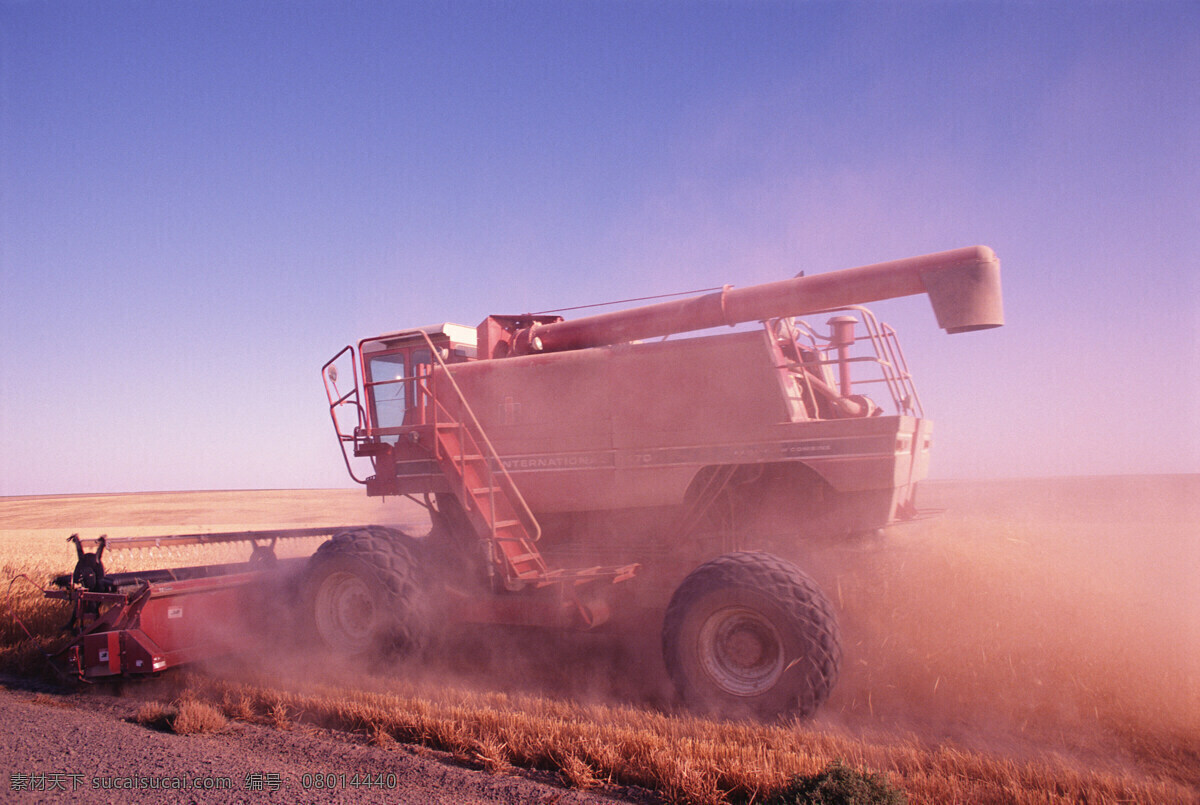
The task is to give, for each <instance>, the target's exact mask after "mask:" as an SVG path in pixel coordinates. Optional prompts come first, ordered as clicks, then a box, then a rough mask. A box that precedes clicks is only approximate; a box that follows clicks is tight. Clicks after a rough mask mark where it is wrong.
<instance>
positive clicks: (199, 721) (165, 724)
mask: <svg viewBox="0 0 1200 805" xmlns="http://www.w3.org/2000/svg"><path fill="white" fill-rule="evenodd" d="M133 720H134V721H136V722H137V723H138V724H143V725H145V726H147V727H152V728H153V729H157V730H162V731H164V732H174V733H175V734H176V735H196V734H202V733H215V732H224V731H225V730H226V728H228V726H229V721H228V720H227V719H226V718H225V716H224V715H223V714H222V713H221V711H220V710H219V709H218V708H217V707H216V706H214V705H212V704H209V703H208V702H203V701H199V700H197V699H194V698H185V699H182V700H180V701H179V702H177V703H175V704H163V703H162V702H158V701H152V702H146V703H145V704H143V705H142V706H141V707H139V708H138V711H137V713H136V714H135V715H134V717H133Z"/></svg>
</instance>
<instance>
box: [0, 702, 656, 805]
mask: <svg viewBox="0 0 1200 805" xmlns="http://www.w3.org/2000/svg"><path fill="white" fill-rule="evenodd" d="M140 704H141V700H140V699H139V698H136V697H132V696H126V697H117V696H111V695H103V694H98V693H94V692H85V693H70V694H62V693H35V692H33V691H31V690H28V689H24V688H23V687H21V686H20V683H15V684H12V685H2V684H0V735H2V736H3V742H2V744H0V764H2V765H3V767H4V769H5V773H4V777H3V779H0V801H3V802H18V803H34V802H61V803H66V802H81V803H126V802H164V801H166V802H194V803H204V805H218V804H219V803H255V802H281V803H303V802H322V803H325V802H330V803H339V802H355V803H359V802H388V803H408V802H413V803H431V805H436V804H437V803H446V805H451V804H453V805H460V804H462V803H522V804H524V803H546V805H549V804H550V803H557V804H559V805H599V804H600V803H629V802H631V801H634V800H633V799H629V798H626V797H624V796H622V795H621V794H622V792H618V794H617V796H605V795H599V794H596V793H585V792H581V791H574V790H569V789H565V788H563V787H561V786H559V785H557V784H556V780H555V778H554V777H553V776H552V775H549V774H541V775H539V774H530V773H523V772H521V773H511V774H490V773H487V772H484V771H479V770H476V769H471V768H467V767H464V766H462V765H460V764H458V763H456V762H455V761H454V760H453V758H451V757H450V756H449V755H446V754H444V753H440V752H434V751H431V750H427V749H424V748H421V747H413V746H407V745H403V744H397V745H395V746H393V747H386V748H384V747H374V746H369V745H367V744H366V743H364V742H362V741H361V740H358V739H357V738H356V737H355V736H351V735H348V734H345V733H338V732H333V731H330V730H321V729H316V728H310V727H303V726H296V727H293V728H292V729H290V730H277V729H273V728H270V727H265V726H259V725H254V724H246V723H241V722H230V724H229V728H228V730H227V731H226V732H223V733H221V734H208V735H175V734H171V733H165V732H159V731H156V730H154V729H150V728H148V727H145V726H142V725H140V724H137V723H134V722H133V721H132V717H133V715H134V713H136V711H137V708H138V706H139V705H140ZM318 775H319V776H318ZM324 781H327V782H328V783H329V786H331V787H329V786H320V787H319V784H320V783H321V782H324ZM363 781H366V784H363ZM355 783H358V785H355ZM164 787H165V788H167V789H168V790H166V791H164V790H163V788H164ZM625 793H630V792H625ZM650 799H652V798H648V797H646V796H636V800H637V801H641V802H647V801H649V800H650Z"/></svg>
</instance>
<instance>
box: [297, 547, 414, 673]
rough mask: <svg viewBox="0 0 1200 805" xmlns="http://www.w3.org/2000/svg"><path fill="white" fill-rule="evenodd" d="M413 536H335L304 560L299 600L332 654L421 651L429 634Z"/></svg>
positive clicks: (351, 656) (388, 655) (382, 655)
mask: <svg viewBox="0 0 1200 805" xmlns="http://www.w3.org/2000/svg"><path fill="white" fill-rule="evenodd" d="M419 573H420V570H419V568H418V566H417V557H416V552H415V550H414V546H413V542H412V540H411V539H410V538H408V537H406V536H405V535H404V534H402V533H400V532H399V531H396V530H394V529H390V528H383V527H380V526H368V527H366V528H359V529H354V530H349V531H342V532H340V533H338V534H335V535H334V536H333V538H332V539H330V540H329V541H328V542H326V543H324V544H323V545H321V547H320V548H318V549H317V552H316V553H315V554H313V556H312V558H311V559H309V562H308V568H307V569H306V571H305V576H304V583H303V586H302V588H301V602H302V603H301V605H302V607H303V611H304V614H305V616H306V617H307V619H308V623H309V625H310V627H311V628H312V630H313V633H314V634H315V636H316V638H317V639H318V640H319V641H320V643H321V644H322V645H323V646H324V647H325V649H326V650H327V651H328V652H329V653H330V654H332V655H333V656H335V657H341V658H345V659H347V660H388V659H393V658H397V657H400V656H408V655H411V654H414V653H416V652H417V651H419V650H420V649H421V648H422V647H423V646H424V645H425V643H426V640H427V638H428V636H429V633H430V611H429V594H428V593H429V591H428V590H426V589H424V588H423V586H422V583H421V576H420V575H419Z"/></svg>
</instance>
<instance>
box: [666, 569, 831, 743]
mask: <svg viewBox="0 0 1200 805" xmlns="http://www.w3.org/2000/svg"><path fill="white" fill-rule="evenodd" d="M841 654H842V652H841V638H840V636H839V633H838V627H837V621H836V619H835V618H834V614H833V607H832V605H831V604H830V603H829V599H827V598H826V597H825V595H824V593H822V592H821V590H820V588H818V587H817V585H816V584H815V583H814V582H813V580H812V579H810V578H809V577H808V576H806V575H805V574H804V573H803V572H802V571H801V570H800V569H799V568H797V567H796V566H795V565H793V564H791V563H790V562H785V561H784V560H782V559H780V558H778V557H776V556H772V555H771V554H768V553H761V552H750V551H746V552H739V553H731V554H726V555H725V556H720V557H717V558H716V559H713V560H712V561H710V562H707V563H705V564H703V565H701V566H700V567H698V568H696V570H694V571H692V573H691V574H690V575H689V576H688V577H687V578H686V579H684V580H683V583H682V584H681V585H679V589H677V590H676V591H675V594H674V595H673V596H672V597H671V603H670V604H669V605H668V607H667V612H666V616H665V618H664V621H663V656H664V659H665V660H666V665H667V671H668V672H669V673H670V675H671V679H672V681H673V682H674V683H675V687H676V689H677V690H678V691H679V694H680V696H681V697H682V698H683V700H684V701H685V702H686V703H687V705H688V706H689V707H691V708H693V709H696V710H699V711H701V712H705V713H709V714H712V715H716V716H721V717H725V718H747V717H749V718H757V719H768V720H769V719H777V718H786V717H789V716H796V717H801V718H803V717H807V716H810V715H812V714H813V713H814V712H815V711H816V709H817V708H818V707H820V706H821V705H822V704H823V703H824V702H825V700H826V699H828V698H829V694H830V692H831V691H832V690H833V686H834V683H835V682H836V681H837V675H838V670H839V668H840V666H841Z"/></svg>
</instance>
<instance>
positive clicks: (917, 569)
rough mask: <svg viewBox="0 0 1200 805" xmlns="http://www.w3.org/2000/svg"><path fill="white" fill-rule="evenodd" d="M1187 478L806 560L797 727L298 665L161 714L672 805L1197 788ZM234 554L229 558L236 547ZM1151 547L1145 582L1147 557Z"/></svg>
mask: <svg viewBox="0 0 1200 805" xmlns="http://www.w3.org/2000/svg"><path fill="white" fill-rule="evenodd" d="M1031 488H1032V487H1031ZM1187 490H1188V491H1187V492H1186V493H1185V494H1183V495H1181V497H1180V500H1179V501H1176V503H1175V504H1173V507H1172V506H1160V507H1158V508H1154V507H1153V506H1151V507H1150V508H1152V509H1153V511H1151V512H1147V511H1146V508H1147V505H1148V504H1147V503H1146V500H1147V499H1151V500H1152V499H1153V494H1150V493H1147V494H1145V495H1143V496H1142V499H1140V500H1139V501H1137V503H1136V505H1134V504H1132V503H1130V504H1127V505H1126V506H1125V508H1121V505H1120V504H1118V503H1117V502H1115V501H1116V499H1117V497H1118V496H1117V495H1116V494H1113V495H1111V496H1107V497H1103V498H1102V499H1095V500H1093V499H1092V498H1090V497H1087V496H1086V495H1085V496H1084V497H1085V499H1081V500H1080V501H1075V500H1071V501H1068V504H1069V505H1068V504H1062V503H1061V501H1059V500H1056V499H1050V500H1049V502H1042V503H1039V502H1038V501H1037V500H1032V502H1031V500H1030V492H1029V488H1024V487H1022V488H1020V489H1017V488H1015V487H1014V489H1012V490H1009V491H1008V492H1005V494H1009V495H1010V496H1009V498H1006V499H1005V501H1006V502H997V501H996V500H993V499H990V498H987V499H982V500H981V501H973V502H969V505H968V506H967V507H965V508H962V509H960V511H966V512H968V513H966V514H961V513H960V514H957V515H955V514H951V515H948V516H947V517H944V518H942V519H941V520H939V521H934V522H933V523H929V524H922V525H919V526H914V527H912V529H911V530H908V531H905V530H897V533H896V534H895V535H894V536H893V538H892V540H891V542H890V543H889V545H888V546H887V547H886V549H879V550H876V549H873V548H870V547H866V548H856V549H853V551H857V553H855V555H854V556H853V557H850V558H851V559H852V560H853V561H852V562H847V561H846V559H847V557H846V556H826V557H824V559H827V560H829V561H828V564H827V565H822V557H816V558H815V560H814V561H815V562H816V563H815V565H812V566H811V567H812V569H813V571H814V573H815V574H816V575H818V576H819V577H820V578H821V581H822V583H823V585H824V586H825V588H826V589H827V590H828V591H829V593H830V596H831V597H832V598H833V599H834V601H835V603H836V604H837V606H838V608H839V611H840V617H841V618H842V621H843V629H844V635H845V638H846V644H847V646H846V647H847V662H846V665H845V667H844V669H843V677H842V681H841V683H840V684H839V687H838V688H837V690H836V691H835V693H834V697H833V699H831V701H830V703H829V705H828V706H827V707H826V708H825V710H824V711H823V713H822V714H821V715H820V716H819V718H818V720H817V721H815V722H812V723H810V724H791V725H773V726H767V725H758V724H735V723H727V722H714V721H708V720H703V719H697V718H691V717H688V716H681V715H673V714H670V713H665V712H662V711H661V710H655V709H647V708H643V707H635V706H615V705H604V704H585V703H581V702H578V701H572V700H570V699H569V698H568V699H562V698H550V697H544V696H537V695H532V694H522V693H511V692H509V693H505V692H500V691H499V690H496V689H491V690H484V691H479V690H471V689H466V688H457V687H454V686H450V685H445V684H441V685H423V684H419V683H416V682H396V681H388V680H383V679H379V678H374V679H369V680H363V679H356V680H342V681H339V680H336V679H334V678H331V677H326V679H325V681H324V684H321V683H320V682H319V680H318V681H314V680H315V677H313V676H309V677H306V678H305V679H278V678H274V677H262V678H252V679H248V680H246V679H242V680H241V681H232V680H230V679H216V678H211V677H203V676H199V675H194V674H193V675H178V676H177V677H176V679H177V680H178V681H179V682H180V683H181V684H184V685H185V686H186V688H187V695H186V696H185V697H184V698H182V699H181V700H180V703H177V704H175V705H161V704H158V705H157V706H158V707H160V708H168V709H169V708H171V707H174V708H176V711H175V715H176V716H177V715H178V709H179V708H181V707H182V706H184V705H187V704H193V705H199V704H204V705H205V706H206V707H209V708H210V709H211V710H212V712H213V713H215V714H216V715H217V717H218V718H220V719H222V721H223V719H224V718H232V719H237V720H247V721H255V722H258V723H267V724H274V725H276V726H278V727H280V728H289V727H291V726H293V725H295V724H314V725H319V726H324V727H331V728H336V729H341V730H346V731H350V732H354V733H357V734H359V735H362V736H363V737H364V738H365V739H366V740H368V741H369V742H371V743H372V744H374V745H376V746H388V745H391V744H392V743H394V742H397V741H400V742H406V743H412V744H421V745H425V746H429V747H432V748H434V749H438V750H443V751H447V752H451V753H453V754H455V755H457V756H458V757H460V758H462V759H464V760H467V761H469V762H472V763H475V764H478V765H479V766H481V767H483V768H486V769H489V770H492V771H503V770H505V769H506V768H509V767H513V766H515V767H522V768H537V769H545V770H549V771H552V772H555V773H557V774H559V775H560V776H561V777H562V778H563V779H564V780H565V781H566V782H567V783H568V784H570V785H573V786H577V787H592V786H597V785H605V784H610V783H611V784H617V785H638V786H644V787H647V788H650V789H654V790H657V791H659V792H661V793H662V794H663V796H664V797H666V798H667V799H669V800H671V801H674V802H682V803H720V802H739V801H741V802H744V801H754V802H761V801H763V800H764V799H765V798H767V797H768V796H770V795H772V794H773V793H777V792H780V791H782V790H784V787H785V786H786V785H787V782H788V781H789V780H790V779H792V778H794V777H795V776H797V775H801V776H808V775H814V774H817V773H819V772H821V771H822V770H823V769H825V768H827V767H828V766H829V764H830V763H831V762H833V761H835V760H838V759H841V760H843V761H844V762H845V763H846V764H847V765H848V766H849V767H851V768H854V769H859V770H864V771H869V772H877V773H880V774H883V775H886V777H887V779H888V780H890V782H891V783H892V784H894V785H897V786H898V787H900V788H901V789H903V790H904V791H905V792H906V793H907V794H908V795H909V797H910V798H911V799H912V801H914V802H930V803H934V802H938V803H940V802H983V803H988V802H996V803H1000V802H1005V803H1009V802H1015V803H1041V802H1059V801H1086V802H1145V803H1152V802H1153V803H1160V802H1162V803H1171V802H1195V801H1198V800H1200V675H1198V674H1197V669H1198V668H1200V662H1197V653H1200V641H1195V640H1186V639H1181V636H1182V635H1187V634H1195V633H1196V631H1195V627H1196V626H1197V625H1198V624H1200V620H1195V619H1193V618H1194V614H1193V613H1194V611H1195V609H1194V608H1195V606H1196V594H1195V589H1194V587H1180V586H1178V585H1177V584H1175V583H1174V581H1173V580H1178V579H1183V578H1184V575H1185V574H1184V573H1183V572H1179V573H1176V572H1175V571H1176V570H1177V569H1186V568H1189V567H1191V568H1194V567H1195V566H1196V563H1195V562H1194V561H1191V560H1192V558H1193V557H1194V556H1195V554H1194V553H1191V554H1188V553H1180V551H1188V550H1191V549H1192V546H1194V545H1195V544H1196V539H1195V538H1196V536H1197V534H1196V529H1195V525H1194V523H1195V522H1200V516H1197V513H1196V503H1195V502H1194V497H1195V482H1194V481H1192V482H1191V486H1188V487H1187ZM951 491H954V490H951ZM1035 491H1036V490H1035ZM1010 493H1011V494H1010ZM1058 493H1061V494H1064V495H1068V497H1069V494H1068V493H1070V490H1069V489H1066V488H1065V487H1059V488H1058ZM1058 493H1056V494H1058ZM955 494H959V493H958V492H955ZM1189 500H1190V501H1192V502H1191V503H1189ZM1013 501H1016V502H1017V503H1018V504H1019V505H1014V504H1013ZM931 502H932V503H935V505H936V501H930V500H928V499H926V503H931ZM2 503H3V501H0V511H2ZM989 506H991V508H989ZM1189 506H1190V508H1189ZM1058 510H1061V511H1058ZM1130 511H1133V512H1136V516H1135V515H1130V514H1129V512H1130ZM1123 512H1124V513H1123ZM1081 513H1083V514H1081ZM196 517H197V518H198V517H200V515H199V514H197V515H196ZM247 521H248V522H260V520H257V519H254V518H250V517H248V518H247ZM30 527H31V528H34V527H37V526H34V525H31V526H30ZM267 527H278V524H277V523H269V524H267ZM139 528H140V529H141V530H142V531H143V532H145V533H152V532H153V531H154V530H155V529H154V528H152V527H149V526H147V527H144V528H142V527H141V526H139ZM158 530H160V531H161V530H162V529H161V528H159V529H158ZM194 530H198V529H194ZM213 530H218V529H215V528H214V529H213ZM5 533H6V532H0V537H3V536H4V534H5ZM7 533H9V534H11V533H12V532H7ZM67 533H70V531H69V530H64V531H62V533H59V532H57V531H56V532H55V535H54V537H53V540H52V541H50V539H49V537H47V536H46V535H43V534H40V533H39V534H37V535H35V536H39V538H41V537H45V539H44V540H43V542H44V545H45V547H46V551H45V552H41V551H40V550H34V548H35V547H37V545H38V544H39V543H38V541H37V540H32V539H30V540H22V541H21V543H20V545H21V550H19V551H18V550H13V548H14V547H15V543H14V542H12V541H9V542H7V543H6V542H5V541H3V540H0V572H2V573H3V574H4V577H5V580H6V579H7V578H10V577H12V576H13V575H16V574H17V573H26V574H28V575H29V576H30V577H31V578H33V579H34V581H35V582H36V583H38V584H45V583H46V582H48V580H49V578H50V576H51V575H53V574H54V573H56V572H63V571H65V570H67V569H69V567H70V564H71V562H70V558H71V557H70V549H69V546H66V545H65V544H64V543H63V542H62V540H63V539H64V538H65V536H66V534H67ZM110 533H113V530H110ZM92 536H94V535H92ZM232 550H238V549H232ZM846 550H851V549H846ZM240 551H241V552H240V553H237V554H230V555H229V557H228V558H229V559H230V560H234V561H242V560H244V559H245V556H244V555H242V554H243V553H244V552H245V549H244V548H242V549H240ZM114 556H116V555H114ZM176 559H177V558H172V557H163V556H150V555H146V556H141V557H137V556H136V555H134V556H133V557H132V560H133V561H135V562H137V563H138V566H140V567H151V566H161V565H163V564H168V563H170V564H175V563H179V564H186V563H189V559H188V558H187V557H183V558H182V561H176ZM1160 560H1161V562H1162V563H1163V568H1158V570H1163V571H1164V572H1163V573H1158V574H1156V572H1152V571H1155V568H1152V567H1149V565H1148V564H1147V563H1150V562H1155V561H1160ZM195 561H198V562H207V561H213V553H212V552H206V553H204V554H203V558H202V559H197V560H195ZM806 567H809V565H806ZM126 569H129V568H126ZM1148 578H1154V579H1156V580H1163V581H1162V583H1156V584H1154V585H1151V584H1147V583H1145V582H1144V579H1148ZM1139 580H1143V581H1140V582H1139ZM9 606H10V608H11V609H12V610H14V611H16V612H17V613H19V615H20V617H21V619H22V620H23V621H24V622H25V623H26V624H28V625H29V628H30V630H31V631H32V632H34V634H35V636H36V638H37V640H35V641H30V640H28V639H27V638H26V637H25V635H24V633H23V632H22V631H21V630H20V629H18V628H17V627H15V626H14V625H13V624H12V623H11V619H10V618H9V617H8V616H7V614H6V615H5V616H4V617H3V618H2V619H0V662H4V663H5V664H6V665H9V666H10V667H22V666H21V663H26V664H30V663H32V664H37V663H40V662H41V659H40V655H39V654H38V653H37V651H38V647H43V648H44V647H47V646H49V645H50V638H51V637H52V636H53V635H54V633H55V631H56V630H57V629H58V628H59V627H60V626H61V625H62V624H63V623H64V622H65V620H66V613H65V612H63V611H62V608H61V606H60V605H58V604H54V603H52V602H47V601H45V600H44V599H42V598H41V595H40V592H38V591H37V589H36V588H35V587H33V586H31V585H27V584H25V583H23V582H18V583H17V585H15V586H14V587H13V592H12V595H11V596H10V598H9ZM1189 628H1190V631H1189ZM498 684H503V683H498ZM508 689H509V690H512V689H513V688H512V687H511V686H510V687H509V688H508ZM218 708H219V709H218ZM141 717H142V714H141V713H140V712H139V720H141ZM145 717H146V719H148V722H147V723H149V722H151V721H154V719H155V718H160V719H161V718H164V717H165V716H163V714H161V713H160V714H159V715H157V716H155V715H154V714H153V713H151V712H150V711H147V713H146V714H145ZM172 717H174V716H172Z"/></svg>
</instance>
